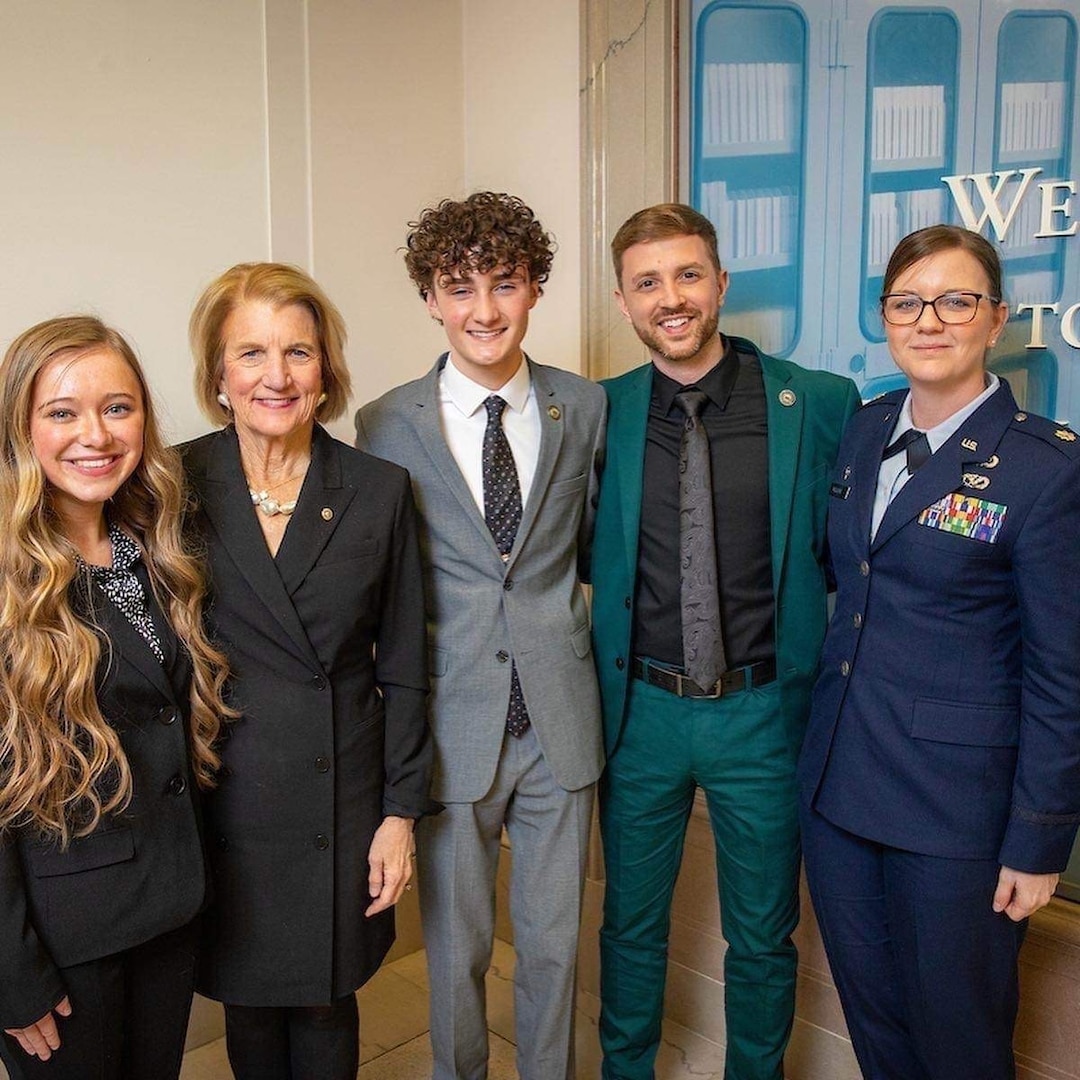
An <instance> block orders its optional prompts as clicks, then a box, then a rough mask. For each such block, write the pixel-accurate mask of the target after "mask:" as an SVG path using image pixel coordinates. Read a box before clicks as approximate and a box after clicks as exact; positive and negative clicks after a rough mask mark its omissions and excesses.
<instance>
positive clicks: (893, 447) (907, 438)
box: [881, 428, 933, 476]
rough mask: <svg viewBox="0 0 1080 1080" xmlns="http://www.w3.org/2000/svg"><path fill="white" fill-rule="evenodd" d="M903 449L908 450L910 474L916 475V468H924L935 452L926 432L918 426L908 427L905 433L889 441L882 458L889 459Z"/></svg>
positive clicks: (883, 459)
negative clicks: (931, 447)
mask: <svg viewBox="0 0 1080 1080" xmlns="http://www.w3.org/2000/svg"><path fill="white" fill-rule="evenodd" d="M901 450H906V451H907V471H908V476H914V475H915V472H916V470H918V469H920V468H922V466H923V465H925V464H926V463H927V462H928V461H929V460H930V456H931V454H932V453H933V451H932V450H931V449H930V443H929V441H928V440H927V438H926V432H925V431H919V429H918V428H908V429H907V431H905V432H904V434H903V435H901V436H900V437H899V438H897V439H895V440H894V441H893V442H891V443H889V445H888V446H886V447H885V451H884V453H883V454H882V455H881V460H882V461H888V460H889V458H891V457H895V456H896V455H897V454H899V453H900V451H901Z"/></svg>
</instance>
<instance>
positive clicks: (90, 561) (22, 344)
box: [0, 316, 228, 1080]
mask: <svg viewBox="0 0 1080 1080" xmlns="http://www.w3.org/2000/svg"><path fill="white" fill-rule="evenodd" d="M183 506H184V494H183V485H182V480H181V474H180V470H179V467H178V463H177V461H176V459H175V456H174V454H173V453H172V451H171V450H168V449H167V448H166V447H165V446H164V444H163V443H162V439H161V435H160V433H159V430H158V426H157V422H156V420H155V418H154V413H153V409H152V406H151V402H150V396H149V393H148V388H147V385H146V380H145V377H144V375H143V373H142V370H141V368H140V366H139V363H138V360H137V359H136V357H135V354H134V353H133V352H132V350H131V348H130V346H129V345H128V344H127V342H126V341H125V340H124V339H123V338H122V337H121V336H120V334H118V333H117V332H116V331H115V330H112V329H110V328H109V327H107V326H105V325H104V324H103V323H101V322H100V321H99V320H98V319H95V318H91V317H87V316H73V317H68V318H59V319H51V320H49V321H47V322H43V323H40V324H38V325H37V326H34V327H31V328H30V329H29V330H27V331H26V332H25V333H23V334H21V335H20V336H19V337H18V338H16V340H15V341H14V342H13V343H12V345H11V347H10V348H9V349H8V351H7V354H6V356H5V357H4V360H3V363H2V364H0V521H2V522H3V529H2V530H0V970H2V971H3V978H2V979H0V1027H2V1028H3V1029H4V1032H5V1035H4V1038H3V1040H2V1043H0V1058H2V1059H3V1061H4V1063H5V1065H6V1066H7V1069H8V1071H9V1073H10V1074H11V1076H12V1077H13V1080H32V1078H37V1077H48V1078H50V1080H75V1078H76V1077H80V1078H81V1077H87V1076H94V1077H101V1078H110V1080H112V1078H115V1080H147V1078H149V1077H154V1078H155V1080H168V1078H170V1077H176V1076H177V1075H178V1074H179V1069H180V1060H181V1055H182V1051H183V1040H184V1032H185V1028H186V1024H187V1016H188V1011H189V1008H190V1004H191V996H192V987H193V979H194V967H195V941H196V931H195V928H194V925H193V921H194V920H195V918H196V916H197V915H198V913H199V911H200V910H201V908H202V907H203V904H204V902H205V899H206V874H205V868H204V860H203V843H202V837H201V830H200V825H199V810H198V798H199V796H198V791H199V789H200V788H205V787H208V786H210V785H212V783H213V776H214V770H215V768H216V766H217V764H218V758H217V754H216V751H215V749H214V744H215V741H216V739H217V736H218V731H219V725H220V722H221V718H222V717H223V716H224V715H227V714H228V710H227V709H226V708H225V707H224V705H223V704H222V699H221V689H222V685H223V682H224V679H225V675H226V667H225V663H224V659H223V657H222V656H221V654H220V653H218V652H217V651H216V650H215V649H214V648H213V647H212V646H211V645H210V643H209V642H208V640H207V638H206V636H205V634H204V632H203V629H202V625H201V610H202V599H203V593H204V585H203V580H202V576H201V572H200V568H199V564H198V563H197V562H196V560H195V559H194V558H193V556H192V554H191V553H190V552H189V551H188V550H186V549H185V546H184V542H183V541H182V538H181V531H180V526H181V517H182V511H183Z"/></svg>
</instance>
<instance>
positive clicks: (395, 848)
mask: <svg viewBox="0 0 1080 1080" xmlns="http://www.w3.org/2000/svg"><path fill="white" fill-rule="evenodd" d="M414 824H415V822H414V821H413V819H412V818H403V817H385V818H383V820H382V824H381V825H380V826H379V827H378V829H376V830H375V835H374V836H373V837H372V840H371V850H370V851H369V852H368V894H369V895H370V896H371V897H372V899H373V900H374V901H375V902H374V903H373V904H372V905H371V906H370V907H369V908H368V909H367V911H365V912H364V914H365V915H377V914H378V913H379V912H380V911H385V910H386V909H387V908H389V907H393V906H394V904H396V903H397V902H398V900H400V899H401V894H402V893H403V892H404V891H405V888H406V886H408V884H409V878H411V877H412V860H413V854H414V852H415V850H416V847H415V845H414V843H413V825H414Z"/></svg>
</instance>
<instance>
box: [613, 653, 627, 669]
mask: <svg viewBox="0 0 1080 1080" xmlns="http://www.w3.org/2000/svg"><path fill="white" fill-rule="evenodd" d="M615 666H616V667H617V668H618V669H619V671H622V669H623V668H624V667H626V661H625V660H624V659H623V658H622V657H621V656H616V657H615Z"/></svg>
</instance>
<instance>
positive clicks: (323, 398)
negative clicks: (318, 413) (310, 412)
mask: <svg viewBox="0 0 1080 1080" xmlns="http://www.w3.org/2000/svg"><path fill="white" fill-rule="evenodd" d="M328 396H329V395H328V394H327V393H326V391H325V390H324V391H323V392H322V393H321V394H320V395H319V400H318V401H316V402H315V408H316V409H317V408H318V407H319V406H320V405H324V404H325V403H326V399H327V397H328Z"/></svg>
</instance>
